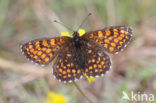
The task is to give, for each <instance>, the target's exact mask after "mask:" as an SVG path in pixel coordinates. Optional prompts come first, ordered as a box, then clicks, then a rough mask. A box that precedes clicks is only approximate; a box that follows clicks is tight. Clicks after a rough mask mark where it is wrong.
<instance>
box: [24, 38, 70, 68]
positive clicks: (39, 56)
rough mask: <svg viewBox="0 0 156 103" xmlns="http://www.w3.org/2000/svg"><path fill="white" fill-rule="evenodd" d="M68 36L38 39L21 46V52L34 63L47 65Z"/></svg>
mask: <svg viewBox="0 0 156 103" xmlns="http://www.w3.org/2000/svg"><path fill="white" fill-rule="evenodd" d="M69 39H70V38H69V37H56V38H46V39H38V40H33V41H30V42H27V43H25V44H23V45H22V46H21V50H22V52H23V54H24V55H25V56H26V58H28V59H29V60H31V61H32V62H34V63H37V64H40V65H48V64H49V63H50V62H51V61H52V60H53V59H54V57H55V56H56V55H57V52H58V50H59V49H60V48H61V47H62V46H63V44H64V43H65V41H68V40H69Z"/></svg>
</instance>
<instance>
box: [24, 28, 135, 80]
mask: <svg viewBox="0 0 156 103" xmlns="http://www.w3.org/2000/svg"><path fill="white" fill-rule="evenodd" d="M77 34H78V33H77V32H76V33H75V32H74V34H73V37H66V36H63V37H55V38H47V39H38V40H33V41H30V42H27V43H25V44H23V45H22V46H21V49H22V52H23V53H24V55H25V56H26V58H28V59H29V60H31V61H33V62H35V63H37V64H40V65H48V64H50V63H51V62H52V60H54V58H56V59H55V61H54V64H53V75H54V76H55V77H56V78H57V79H58V80H59V81H61V82H64V83H66V82H73V81H75V80H78V79H80V78H81V77H83V75H84V73H86V75H87V76H88V77H98V76H102V75H104V74H105V73H106V72H107V71H108V70H109V69H110V67H111V60H110V57H109V56H108V55H107V54H106V53H105V51H106V52H108V53H111V54H115V53H118V52H120V51H121V50H123V49H124V48H125V47H126V46H127V44H128V43H129V42H130V40H131V38H132V29H131V28H130V27H125V26H111V27H106V28H104V29H101V30H96V31H91V32H87V33H85V34H84V35H82V36H77V37H76V36H74V35H77ZM75 37H76V38H75Z"/></svg>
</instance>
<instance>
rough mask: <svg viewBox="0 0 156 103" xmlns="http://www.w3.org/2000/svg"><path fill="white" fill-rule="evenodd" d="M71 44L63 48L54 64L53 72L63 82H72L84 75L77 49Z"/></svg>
mask: <svg viewBox="0 0 156 103" xmlns="http://www.w3.org/2000/svg"><path fill="white" fill-rule="evenodd" d="M70 45H72V44H69V45H68V46H66V47H64V48H62V50H61V53H58V55H57V57H56V61H55V63H54V65H53V74H54V75H55V77H56V78H57V79H58V80H59V81H62V82H72V81H75V80H78V79H80V77H81V76H82V69H81V67H80V65H79V64H78V59H77V58H78V57H77V54H76V53H77V52H76V49H75V47H73V46H70Z"/></svg>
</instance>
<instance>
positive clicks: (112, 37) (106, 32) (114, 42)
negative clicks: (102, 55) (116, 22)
mask: <svg viewBox="0 0 156 103" xmlns="http://www.w3.org/2000/svg"><path fill="white" fill-rule="evenodd" d="M131 37H132V29H131V28H130V27H125V26H111V27H106V28H104V29H101V30H97V31H91V32H87V33H86V34H84V35H83V36H82V38H85V39H87V40H89V41H92V42H97V43H99V44H101V45H102V46H103V47H104V49H105V50H106V51H107V52H109V53H113V54H114V53H117V52H119V51H121V50H122V49H124V48H125V47H126V46H127V44H128V43H129V41H130V40H131Z"/></svg>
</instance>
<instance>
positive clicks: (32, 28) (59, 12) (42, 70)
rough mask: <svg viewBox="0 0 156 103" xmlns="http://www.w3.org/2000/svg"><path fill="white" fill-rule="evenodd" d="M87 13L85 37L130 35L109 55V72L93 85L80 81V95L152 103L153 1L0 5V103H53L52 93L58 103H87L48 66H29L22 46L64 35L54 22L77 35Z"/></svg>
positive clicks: (45, 0)
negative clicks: (112, 30)
mask: <svg viewBox="0 0 156 103" xmlns="http://www.w3.org/2000/svg"><path fill="white" fill-rule="evenodd" d="M90 12H91V13H92V15H91V16H90V17H89V18H88V19H87V21H86V23H85V24H83V26H82V28H83V29H85V30H86V31H90V30H97V29H101V28H104V27H105V26H110V25H116V26H117V25H125V26H131V27H132V28H133V31H134V32H133V38H132V41H131V43H130V44H129V45H128V46H127V48H126V49H125V50H124V51H122V52H120V53H119V54H117V55H110V56H111V59H112V62H113V67H112V69H111V71H110V72H109V73H108V74H107V75H105V76H104V77H99V78H97V79H96V80H95V81H94V82H92V83H89V82H88V81H87V80H86V79H81V80H79V81H78V82H77V84H78V85H79V87H80V88H81V90H82V91H83V92H84V93H85V94H86V96H88V97H89V98H90V99H91V100H92V101H93V102H94V103H129V101H121V100H120V98H121V97H122V92H123V91H125V92H126V93H128V94H130V93H131V92H132V91H133V92H135V93H138V91H140V92H142V93H150V94H154V95H155V100H156V0H0V103H56V102H54V100H49V99H48V100H47V98H49V97H48V95H49V94H50V93H52V94H53V95H54V96H56V97H57V95H61V96H60V97H59V96H58V98H62V97H63V98H64V99H65V101H64V102H60V103H87V100H86V98H84V97H83V96H82V95H81V94H80V93H79V91H78V90H77V89H76V88H75V86H74V85H73V84H64V83H60V82H58V81H57V80H56V79H54V77H53V75H52V64H50V65H49V66H46V67H40V66H36V65H34V64H33V63H31V62H29V61H27V60H26V58H25V56H24V55H22V53H21V50H20V44H22V43H25V42H27V41H30V40H33V39H38V38H42V37H55V36H60V33H61V32H66V31H68V29H67V28H65V27H63V26H62V25H59V24H57V23H55V22H53V21H54V20H58V21H61V22H63V23H64V24H65V25H68V26H69V27H71V28H73V29H76V28H77V27H78V26H79V25H80V24H81V22H82V20H83V19H84V18H85V17H86V16H87V15H88V13H90ZM68 32H70V33H71V34H72V31H68ZM50 99H53V97H51V98H50ZM55 99H56V98H55ZM48 101H53V102H48ZM133 103H140V102H136V101H134V102H133ZM151 103H156V102H151Z"/></svg>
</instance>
